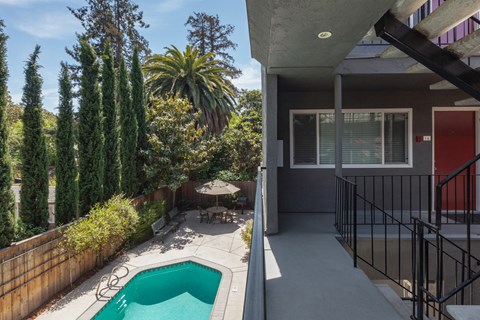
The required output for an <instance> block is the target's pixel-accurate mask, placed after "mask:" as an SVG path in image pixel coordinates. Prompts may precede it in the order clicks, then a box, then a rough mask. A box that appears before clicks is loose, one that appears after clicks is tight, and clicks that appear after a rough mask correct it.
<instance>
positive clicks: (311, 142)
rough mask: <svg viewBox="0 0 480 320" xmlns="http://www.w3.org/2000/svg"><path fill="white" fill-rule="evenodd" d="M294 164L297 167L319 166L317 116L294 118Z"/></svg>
mask: <svg viewBox="0 0 480 320" xmlns="http://www.w3.org/2000/svg"><path fill="white" fill-rule="evenodd" d="M293 146H294V153H293V154H294V156H293V162H294V164H296V165H316V164H317V115H316V114H296V115H294V116H293Z"/></svg>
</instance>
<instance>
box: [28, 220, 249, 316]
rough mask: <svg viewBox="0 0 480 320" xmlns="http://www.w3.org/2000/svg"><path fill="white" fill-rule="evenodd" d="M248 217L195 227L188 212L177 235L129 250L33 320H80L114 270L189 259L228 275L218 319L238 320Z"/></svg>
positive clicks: (242, 300) (241, 312)
mask: <svg viewBox="0 0 480 320" xmlns="http://www.w3.org/2000/svg"><path fill="white" fill-rule="evenodd" d="M251 216H252V212H251V211H245V214H243V215H241V214H238V220H237V221H236V222H234V223H211V224H207V223H199V221H200V218H199V215H198V212H197V211H189V212H187V222H184V223H182V224H181V225H180V229H179V230H178V231H177V232H174V233H171V234H169V235H168V236H167V237H166V239H165V243H164V244H162V243H160V241H151V240H150V241H147V242H145V243H143V244H141V245H139V246H137V247H135V248H133V249H132V250H130V251H128V252H127V253H126V254H125V255H123V256H121V257H119V258H117V259H116V260H114V261H113V262H111V263H110V264H109V265H107V266H106V267H104V268H103V269H102V270H101V271H99V272H98V273H96V274H95V275H94V276H93V277H92V278H90V279H88V280H87V281H85V282H84V283H83V284H81V285H80V286H79V287H77V288H76V289H75V290H73V291H72V292H70V293H69V294H68V295H66V296H65V297H64V298H63V299H61V300H60V301H59V302H58V303H56V304H55V305H54V306H53V307H52V308H50V309H49V310H48V311H46V312H45V313H43V314H41V315H40V316H39V317H38V318H37V319H45V320H47V319H48V320H56V319H58V320H64V319H77V318H78V317H80V316H81V315H82V314H83V313H84V312H85V311H86V310H87V309H88V308H89V307H91V306H92V305H93V304H95V303H98V302H96V301H97V300H96V298H95V290H96V286H97V284H98V282H99V280H100V278H101V277H102V276H103V275H105V274H108V273H109V272H110V271H111V270H112V268H114V267H115V266H118V265H125V266H127V267H128V268H129V269H130V270H131V271H132V270H135V269H136V268H140V267H145V266H148V265H152V264H158V263H164V262H168V261H172V260H177V259H184V258H189V257H195V258H199V259H203V260H206V261H208V262H212V263H215V264H218V265H220V266H223V267H225V268H227V269H229V270H230V271H231V272H232V280H231V284H230V287H229V291H228V296H227V297H217V299H218V298H221V299H226V308H225V314H224V315H223V317H222V319H225V320H227V319H228V320H239V319H242V314H243V302H244V297H245V285H246V277H247V267H248V263H247V259H246V258H247V251H246V246H245V243H244V242H243V240H242V239H241V230H242V229H243V228H244V226H245V222H246V221H247V220H248V219H249V218H250V217H251ZM120 272H121V271H120ZM120 272H119V273H120ZM114 293H115V292H113V294H114ZM107 294H108V292H107ZM110 294H112V293H110Z"/></svg>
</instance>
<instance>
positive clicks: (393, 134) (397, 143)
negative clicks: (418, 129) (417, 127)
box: [384, 113, 408, 164]
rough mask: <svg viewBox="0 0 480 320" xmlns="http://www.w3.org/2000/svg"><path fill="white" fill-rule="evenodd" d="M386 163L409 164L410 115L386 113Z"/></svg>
mask: <svg viewBox="0 0 480 320" xmlns="http://www.w3.org/2000/svg"><path fill="white" fill-rule="evenodd" d="M384 123H385V124H384V132H385V134H384V137H385V138H384V139H385V163H391V164H395V163H403V164H405V163H408V114H407V113H385V120H384Z"/></svg>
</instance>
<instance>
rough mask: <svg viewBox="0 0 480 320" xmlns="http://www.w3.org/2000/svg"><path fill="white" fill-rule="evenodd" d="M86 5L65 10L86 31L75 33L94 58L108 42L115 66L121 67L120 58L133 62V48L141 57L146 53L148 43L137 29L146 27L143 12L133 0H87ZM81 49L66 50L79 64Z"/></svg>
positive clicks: (77, 46) (102, 50)
mask: <svg viewBox="0 0 480 320" xmlns="http://www.w3.org/2000/svg"><path fill="white" fill-rule="evenodd" d="M86 2H87V5H86V6H83V7H80V8H78V9H73V8H70V7H68V9H69V10H70V12H71V13H72V14H73V16H74V17H75V18H77V19H78V20H79V21H80V23H81V24H82V27H83V28H84V29H85V31H84V32H83V33H81V34H77V37H78V38H79V39H85V40H86V41H88V43H89V44H90V45H91V46H92V47H93V49H94V50H95V52H96V54H97V56H100V55H101V54H102V53H103V52H104V51H105V46H106V43H107V42H110V43H111V44H112V46H113V52H114V66H115V68H118V67H119V66H120V59H121V58H122V57H124V58H125V59H127V60H128V61H131V59H132V52H133V48H138V49H139V50H140V52H141V53H142V54H149V53H150V50H149V49H148V41H147V40H146V39H145V38H144V37H143V36H141V35H140V32H139V29H142V28H143V29H145V28H148V27H149V25H148V24H147V23H145V22H144V20H143V12H142V11H140V8H139V6H138V5H137V4H135V3H134V2H133V1H132V0H86ZM80 51H81V50H80V46H79V45H75V46H73V48H72V49H67V53H68V54H70V55H71V56H72V57H73V58H74V59H75V60H76V61H80Z"/></svg>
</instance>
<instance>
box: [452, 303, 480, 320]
mask: <svg viewBox="0 0 480 320" xmlns="http://www.w3.org/2000/svg"><path fill="white" fill-rule="evenodd" d="M447 311H448V313H450V315H451V316H452V317H453V319H455V320H480V306H459V305H449V306H447Z"/></svg>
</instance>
